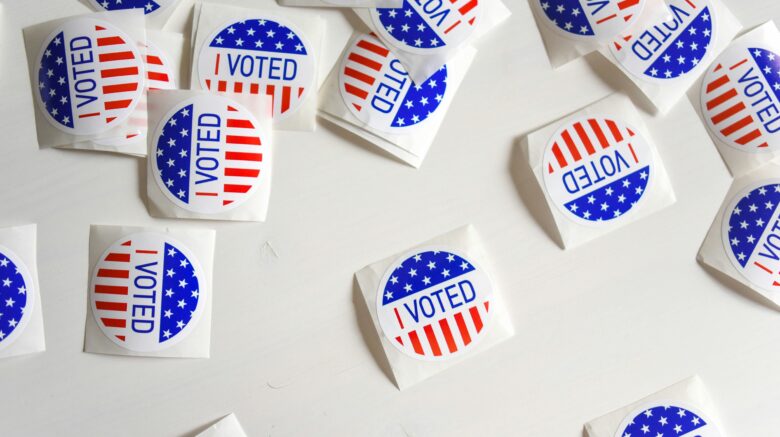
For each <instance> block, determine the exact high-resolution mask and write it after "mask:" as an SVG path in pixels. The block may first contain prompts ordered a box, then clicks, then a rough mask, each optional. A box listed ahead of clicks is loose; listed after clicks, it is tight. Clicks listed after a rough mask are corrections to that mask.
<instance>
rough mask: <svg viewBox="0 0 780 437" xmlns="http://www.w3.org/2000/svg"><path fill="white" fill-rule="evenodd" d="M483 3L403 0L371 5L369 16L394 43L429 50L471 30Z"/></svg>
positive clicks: (454, 43) (402, 47)
mask: <svg viewBox="0 0 780 437" xmlns="http://www.w3.org/2000/svg"><path fill="white" fill-rule="evenodd" d="M484 7H485V5H484V1H483V2H482V3H480V2H479V0H450V1H444V0H404V4H403V7H400V8H376V9H371V19H372V20H373V22H374V27H375V28H376V29H377V31H378V32H379V33H380V35H381V36H382V37H383V38H385V40H386V41H388V42H389V43H390V44H392V45H393V46H394V47H396V48H398V49H400V50H403V51H406V52H410V53H417V54H432V53H436V52H442V51H447V50H451V49H453V48H454V47H458V46H460V45H461V44H463V42H464V41H466V40H467V39H468V38H469V37H470V36H471V34H472V32H474V28H475V27H476V25H477V21H478V20H479V16H480V14H481V12H482V9H483V8H484Z"/></svg>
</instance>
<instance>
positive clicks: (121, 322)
mask: <svg viewBox="0 0 780 437" xmlns="http://www.w3.org/2000/svg"><path fill="white" fill-rule="evenodd" d="M100 321H102V322H103V324H104V325H106V326H108V327H109V328H124V327H126V326H127V320H125V319H107V318H101V319H100Z"/></svg>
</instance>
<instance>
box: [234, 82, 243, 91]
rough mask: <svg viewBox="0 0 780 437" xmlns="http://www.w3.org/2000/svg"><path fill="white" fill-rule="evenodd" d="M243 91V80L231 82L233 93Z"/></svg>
mask: <svg viewBox="0 0 780 437" xmlns="http://www.w3.org/2000/svg"><path fill="white" fill-rule="evenodd" d="M242 91H244V84H243V82H236V83H234V84H233V92H234V93H240V92H242Z"/></svg>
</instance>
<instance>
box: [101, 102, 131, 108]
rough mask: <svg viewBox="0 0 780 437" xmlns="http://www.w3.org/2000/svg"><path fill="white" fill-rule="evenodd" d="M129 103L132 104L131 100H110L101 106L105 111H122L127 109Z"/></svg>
mask: <svg viewBox="0 0 780 437" xmlns="http://www.w3.org/2000/svg"><path fill="white" fill-rule="evenodd" d="M131 103H133V101H132V100H112V101H110V102H106V103H104V104H103V106H104V107H105V108H106V110H111V109H122V108H127V107H128V106H130V104H131Z"/></svg>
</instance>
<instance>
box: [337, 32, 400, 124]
mask: <svg viewBox="0 0 780 437" xmlns="http://www.w3.org/2000/svg"><path fill="white" fill-rule="evenodd" d="M389 54H390V50H388V49H387V48H385V47H384V46H383V45H382V43H381V42H379V39H377V38H376V36H374V35H373V34H372V35H370V36H369V35H365V36H363V37H361V38H360V39H359V40H358V42H357V43H356V44H354V45H353V46H352V50H351V51H350V52H349V53H348V54H347V61H346V62H345V63H344V71H343V73H344V76H343V77H344V79H343V86H344V91H346V93H347V94H348V95H349V99H350V104H351V105H352V106H353V107H354V108H355V109H357V110H358V111H362V110H363V105H364V104H365V101H366V99H367V98H368V96H369V95H370V94H371V89H372V87H373V86H374V83H376V81H377V77H378V76H379V73H380V72H381V71H382V67H383V66H384V65H385V63H386V62H387V57H388V55H389Z"/></svg>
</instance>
